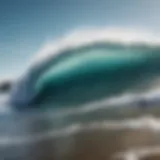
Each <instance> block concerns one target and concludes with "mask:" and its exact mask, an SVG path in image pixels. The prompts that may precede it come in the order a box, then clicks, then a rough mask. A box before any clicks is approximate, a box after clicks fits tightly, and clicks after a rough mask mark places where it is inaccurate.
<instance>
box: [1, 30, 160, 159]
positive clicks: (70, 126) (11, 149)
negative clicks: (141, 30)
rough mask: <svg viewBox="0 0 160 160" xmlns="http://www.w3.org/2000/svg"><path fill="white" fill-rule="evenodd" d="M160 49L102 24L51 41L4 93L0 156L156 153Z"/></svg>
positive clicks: (159, 125) (144, 155)
mask: <svg viewBox="0 0 160 160" xmlns="http://www.w3.org/2000/svg"><path fill="white" fill-rule="evenodd" d="M102 35H103V36H102ZM75 37H76V38H75ZM159 51H160V46H159V43H158V42H157V41H154V40H151V39H150V41H146V38H144V40H142V39H138V40H137V38H136V39H133V38H131V39H128V38H127V39H124V37H123V36H122V35H120V37H118V38H116V37H115V36H114V37H113V38H111V37H110V36H109V37H107V36H106V35H105V34H100V32H98V35H97V34H96V32H93V33H92V34H89V35H87V34H86V32H85V36H84V38H83V36H82V33H81V34H78V36H77V34H76V35H74V36H69V38H66V37H65V38H63V39H62V40H60V41H59V42H56V43H55V44H52V45H50V46H49V49H48V48H47V49H44V50H43V54H40V56H39V58H36V59H35V60H34V61H33V62H32V64H31V65H30V67H29V68H28V70H27V71H26V72H25V73H24V74H23V75H22V76H21V77H20V78H19V79H17V81H16V82H15V83H14V84H13V87H12V89H11V91H10V92H9V93H7V94H6V95H3V97H2V96H1V100H0V105H1V108H0V110H1V112H0V117H1V121H0V159H5V160H6V159H7V160H12V159H13V160H23V159H24V160H32V159H33V160H53V159H56V160H57V159H65V160H72V159H78V160H79V159H83V160H90V159H92V160H98V159H124V160H125V159H127V160H137V159H145V158H148V159H149V158H152V159H156V158H157V157H158V156H160V155H159V151H160V138H159V133H160V132H159V131H160V122H159V120H160V119H159V114H160V110H159V103H160V90H159V75H160V72H159V70H160V63H159V62H160V54H159ZM149 156H151V157H149Z"/></svg>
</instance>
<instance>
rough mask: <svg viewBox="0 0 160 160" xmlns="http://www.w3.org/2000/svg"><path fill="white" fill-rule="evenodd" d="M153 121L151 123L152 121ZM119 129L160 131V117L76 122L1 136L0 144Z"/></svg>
mask: <svg viewBox="0 0 160 160" xmlns="http://www.w3.org/2000/svg"><path fill="white" fill-rule="evenodd" d="M150 122H151V123H150ZM93 129H96V130H103V131H104V130H110V129H112V130H115V131H116V130H119V129H132V130H138V129H141V130H142V129H147V130H150V131H152V132H157V131H158V132H159V131H160V119H157V118H154V117H141V118H136V119H126V120H118V121H115V120H113V121H101V122H99V121H97V122H96V121H95V122H91V123H85V124H82V123H76V124H71V125H70V126H67V127H64V128H61V129H57V130H55V129H53V130H52V129H51V130H50V131H48V132H46V133H43V134H42V133H38V134H35V135H34V134H32V135H30V136H0V146H3V147H4V146H8V145H21V144H28V143H29V144H30V143H35V142H37V141H41V140H45V139H48V138H58V137H66V136H69V135H74V134H76V133H78V132H81V131H83V130H93Z"/></svg>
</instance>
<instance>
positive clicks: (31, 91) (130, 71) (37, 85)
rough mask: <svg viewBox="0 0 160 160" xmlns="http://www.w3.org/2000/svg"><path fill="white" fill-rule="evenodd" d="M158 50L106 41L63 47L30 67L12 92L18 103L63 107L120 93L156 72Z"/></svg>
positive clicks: (146, 79)
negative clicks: (56, 53)
mask: <svg viewBox="0 0 160 160" xmlns="http://www.w3.org/2000/svg"><path fill="white" fill-rule="evenodd" d="M158 53H159V49H158V48H151V47H145V46H130V47H125V46H122V45H108V44H101V45H100V44H98V45H91V46H85V47H84V46H83V47H80V48H77V49H72V50H66V51H63V53H61V54H59V55H57V56H52V57H49V58H48V60H45V62H44V63H42V64H40V65H38V66H36V65H35V66H34V67H33V68H31V70H30V71H29V72H28V75H26V76H25V78H24V79H27V81H26V80H23V81H22V82H21V85H18V86H19V89H18V92H17V93H16V95H18V96H20V97H19V98H18V100H19V99H20V100H24V101H23V102H24V103H22V105H24V104H32V105H33V106H37V107H43V106H49V107H64V106H77V105H79V104H84V103H88V102H91V101H96V100H99V99H102V98H106V97H110V96H114V95H117V94H121V93H124V92H125V91H127V90H130V89H134V88H136V87H137V88H139V86H143V85H144V84H145V83H146V84H147V83H148V82H149V81H151V80H153V79H154V78H155V77H157V76H158V75H159V69H160V64H159V60H160V58H159V54H158ZM22 86H25V90H24V89H23V87H22ZM24 92H25V94H24ZM21 95H24V96H23V97H22V98H21ZM31 95H32V96H31ZM18 96H17V97H18ZM28 97H29V98H28ZM16 100H17V99H16ZM14 103H17V102H16V101H14Z"/></svg>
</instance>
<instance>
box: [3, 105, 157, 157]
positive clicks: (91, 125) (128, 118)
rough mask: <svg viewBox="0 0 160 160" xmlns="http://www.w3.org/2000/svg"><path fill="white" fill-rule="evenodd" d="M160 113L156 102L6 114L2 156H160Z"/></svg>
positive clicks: (4, 116)
mask: <svg viewBox="0 0 160 160" xmlns="http://www.w3.org/2000/svg"><path fill="white" fill-rule="evenodd" d="M67 111H68V112H67ZM71 111H72V112H71ZM159 115H160V111H159V107H158V106H153V107H148V108H140V107H139V106H135V107H129V106H124V107H122V106H121V107H120V108H118V107H116V106H112V107H108V106H106V107H105V106H103V107H99V108H98V109H97V108H96V107H95V108H92V109H90V110H89V109H88V110H87V108H85V109H81V110H78V109H77V110H72V109H70V110H69V109H68V110H65V111H62V110H61V111H53V110H52V111H51V110H48V111H45V112H44V111H43V112H37V111H35V112H30V111H29V112H25V113H22V112H21V113H12V114H11V113H8V114H3V115H1V122H0V133H1V134H0V159H5V160H6V159H7V160H57V159H58V160H59V159H62V160H63V159H64V160H72V159H73V160H74V159H77V160H82V159H83V160H99V159H117V158H118V159H127V160H137V159H155V160H156V158H157V156H158V157H160V154H159V153H160V136H159V134H160V118H159ZM150 156H151V157H152V158H150ZM157 159H159V158H157Z"/></svg>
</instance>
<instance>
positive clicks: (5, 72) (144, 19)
mask: <svg viewBox="0 0 160 160" xmlns="http://www.w3.org/2000/svg"><path fill="white" fill-rule="evenodd" d="M159 15H160V1H159V0H0V57H1V58H0V78H1V77H3V76H5V77H6V76H13V75H18V74H21V73H22V72H23V71H24V70H25V68H26V66H27V65H28V63H29V60H30V59H31V58H32V56H33V55H34V54H35V52H37V51H38V50H39V48H40V47H41V46H42V45H43V44H44V43H45V42H46V41H49V40H53V39H55V38H56V37H58V36H61V35H63V34H64V33H66V32H68V31H71V30H72V29H76V28H80V27H85V26H103V27H104V26H106V27H107V26H109V27H125V28H126V27H129V28H141V29H143V28H144V29H147V30H152V31H154V32H157V33H158V32H159V28H160V22H159V21H160V20H159Z"/></svg>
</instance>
